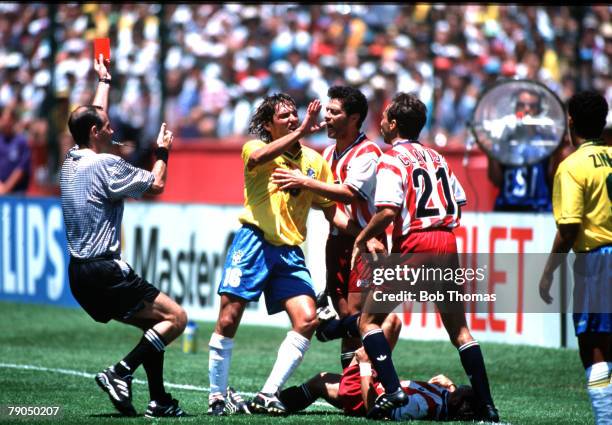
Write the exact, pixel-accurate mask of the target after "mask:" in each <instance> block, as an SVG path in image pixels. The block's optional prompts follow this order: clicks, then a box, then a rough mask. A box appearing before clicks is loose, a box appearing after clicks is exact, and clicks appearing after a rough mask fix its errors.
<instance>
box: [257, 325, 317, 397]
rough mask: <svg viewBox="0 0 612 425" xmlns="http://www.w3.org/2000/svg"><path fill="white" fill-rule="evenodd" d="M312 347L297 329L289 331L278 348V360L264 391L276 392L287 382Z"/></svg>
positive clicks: (262, 390)
mask: <svg viewBox="0 0 612 425" xmlns="http://www.w3.org/2000/svg"><path fill="white" fill-rule="evenodd" d="M309 347H310V340H308V339H306V338H304V337H303V336H302V335H300V334H299V333H297V332H295V331H289V332H287V336H286V337H285V340H284V341H283V342H282V344H281V345H280V347H279V348H278V356H277V357H276V362H275V363H274V367H273V368H272V372H270V376H268V380H267V381H266V383H265V384H264V386H263V388H262V389H261V392H262V393H266V394H274V393H276V392H277V391H278V390H279V389H280V388H282V386H283V385H285V382H287V379H289V377H290V376H291V374H292V373H293V371H294V370H295V369H296V368H297V367H298V365H299V364H300V362H301V361H302V358H303V357H304V353H306V351H307V350H308V348H309Z"/></svg>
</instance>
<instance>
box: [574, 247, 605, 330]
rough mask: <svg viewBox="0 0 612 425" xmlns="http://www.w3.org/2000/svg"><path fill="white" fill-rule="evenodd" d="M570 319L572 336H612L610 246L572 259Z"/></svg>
mask: <svg viewBox="0 0 612 425" xmlns="http://www.w3.org/2000/svg"><path fill="white" fill-rule="evenodd" d="M573 319H574V328H575V330H576V335H580V334H582V333H587V332H589V333H591V332H606V333H612V245H606V246H603V247H600V248H597V249H594V250H592V251H590V252H588V253H580V254H577V255H576V262H575V263H574V314H573Z"/></svg>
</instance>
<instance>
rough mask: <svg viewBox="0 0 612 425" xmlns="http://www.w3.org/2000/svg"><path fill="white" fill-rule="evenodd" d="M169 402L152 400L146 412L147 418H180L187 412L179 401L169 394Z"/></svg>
mask: <svg viewBox="0 0 612 425" xmlns="http://www.w3.org/2000/svg"><path fill="white" fill-rule="evenodd" d="M168 399H169V401H168V402H159V401H156V400H151V401H150V402H149V405H148V406H147V410H146V412H145V417H146V418H180V417H182V416H187V414H186V413H185V412H184V411H183V409H181V408H180V407H179V405H178V401H177V400H176V399H174V398H172V396H171V395H170V394H168Z"/></svg>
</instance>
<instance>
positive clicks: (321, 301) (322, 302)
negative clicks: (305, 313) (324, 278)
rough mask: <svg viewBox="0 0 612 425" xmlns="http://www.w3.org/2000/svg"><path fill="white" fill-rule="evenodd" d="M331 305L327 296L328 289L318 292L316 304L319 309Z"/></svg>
mask: <svg viewBox="0 0 612 425" xmlns="http://www.w3.org/2000/svg"><path fill="white" fill-rule="evenodd" d="M328 305H329V298H328V297H327V291H326V290H325V291H322V292H319V293H318V294H317V299H316V301H315V306H316V308H317V310H319V309H321V308H325V307H327V306H328Z"/></svg>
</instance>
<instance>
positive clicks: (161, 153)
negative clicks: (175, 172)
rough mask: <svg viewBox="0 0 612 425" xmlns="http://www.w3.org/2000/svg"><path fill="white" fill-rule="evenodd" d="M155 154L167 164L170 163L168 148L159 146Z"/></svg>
mask: <svg viewBox="0 0 612 425" xmlns="http://www.w3.org/2000/svg"><path fill="white" fill-rule="evenodd" d="M155 156H156V157H157V159H158V160H161V161H164V162H165V163H166V165H168V149H167V148H164V147H161V146H158V147H157V149H155Z"/></svg>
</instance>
